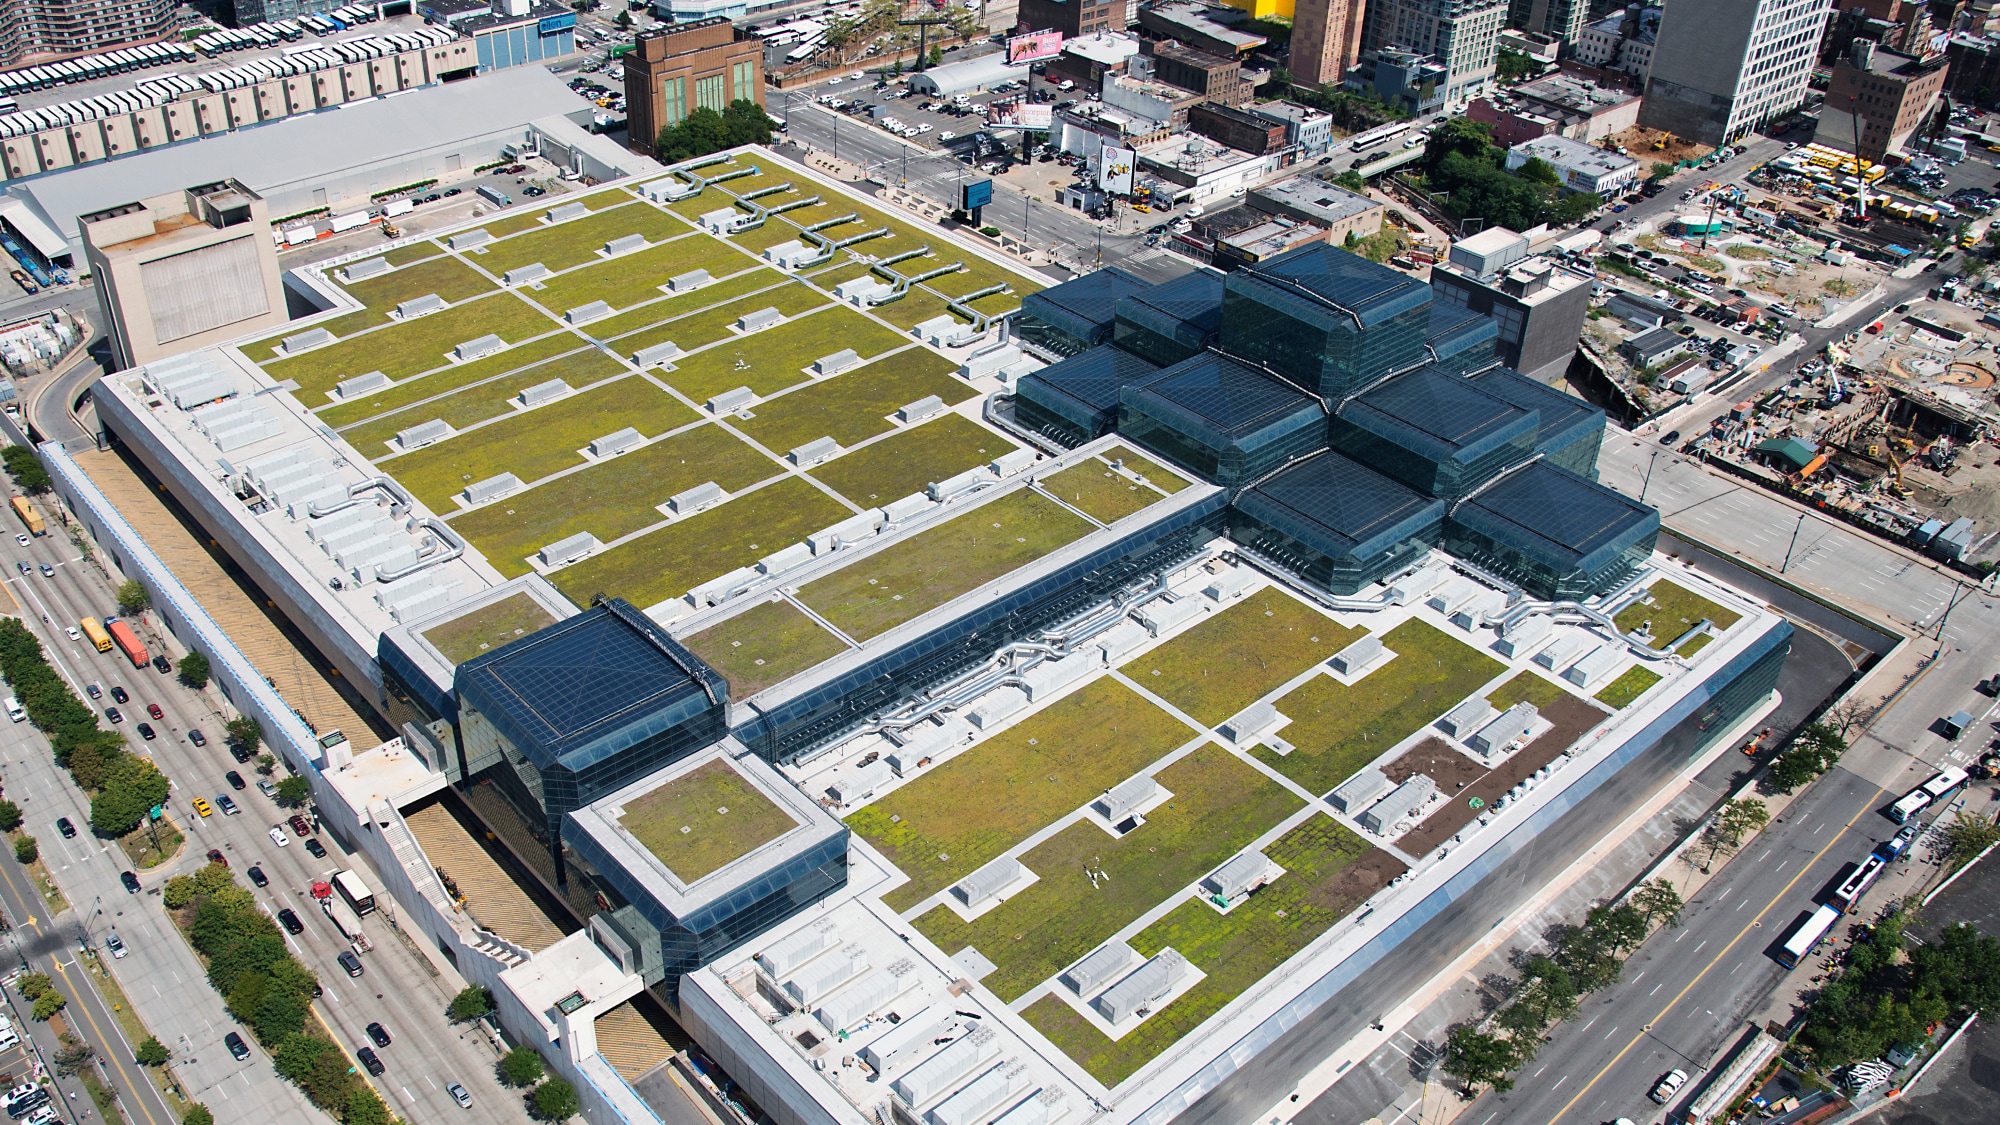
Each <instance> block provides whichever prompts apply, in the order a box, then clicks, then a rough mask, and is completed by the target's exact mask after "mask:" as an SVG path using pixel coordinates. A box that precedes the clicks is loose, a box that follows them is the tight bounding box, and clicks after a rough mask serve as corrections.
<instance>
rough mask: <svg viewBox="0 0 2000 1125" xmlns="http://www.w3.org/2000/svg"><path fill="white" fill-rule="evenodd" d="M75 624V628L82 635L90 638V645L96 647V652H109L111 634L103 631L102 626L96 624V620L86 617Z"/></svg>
mask: <svg viewBox="0 0 2000 1125" xmlns="http://www.w3.org/2000/svg"><path fill="white" fill-rule="evenodd" d="M76 624H77V628H79V629H82V630H83V635H84V636H86V637H89V638H90V643H91V644H94V645H96V646H97V651H99V652H110V651H111V634H110V633H108V632H106V631H105V628H104V626H102V625H99V624H98V623H97V618H95V617H86V618H84V619H83V620H82V621H79V622H77V623H76Z"/></svg>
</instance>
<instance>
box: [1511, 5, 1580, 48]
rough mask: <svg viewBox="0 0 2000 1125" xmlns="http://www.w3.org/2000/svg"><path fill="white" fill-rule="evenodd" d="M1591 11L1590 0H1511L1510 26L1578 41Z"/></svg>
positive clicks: (1572, 41) (1553, 37)
mask: <svg viewBox="0 0 2000 1125" xmlns="http://www.w3.org/2000/svg"><path fill="white" fill-rule="evenodd" d="M1589 14H1590V0H1511V3H1509V4H1508V5H1507V26H1508V27H1518V28H1520V29H1521V30H1523V31H1534V32H1539V33H1541V34H1543V35H1546V36H1548V37H1550V38H1551V39H1560V40H1562V41H1563V42H1565V43H1574V42H1576V37H1577V36H1578V35H1579V34H1581V33H1582V31H1583V23H1584V17H1586V16H1588V15H1589Z"/></svg>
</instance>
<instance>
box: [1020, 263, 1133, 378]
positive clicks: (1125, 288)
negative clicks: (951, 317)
mask: <svg viewBox="0 0 2000 1125" xmlns="http://www.w3.org/2000/svg"><path fill="white" fill-rule="evenodd" d="M1152 287H1153V283H1152V282H1150V281H1146V280H1144V279H1143V278H1140V277H1137V276H1135V275H1133V274H1129V273H1126V272H1125V271H1124V270H1121V269H1118V268H1116V267H1115V266H1114V267H1112V268H1109V269H1101V270H1096V271H1094V272H1092V273H1087V274H1084V275H1083V276H1082V277H1079V278H1076V279H1074V280H1071V281H1065V282H1063V283H1062V284H1061V285H1055V286H1050V287H1049V288H1047V289H1044V290H1042V291H1041V292H1039V293H1030V294H1029V295H1028V296H1026V297H1025V298H1023V299H1022V300H1021V315H1020V316H1019V317H1017V318H1016V319H1015V321H1014V328H1015V331H1016V332H1017V333H1018V334H1019V335H1020V337H1021V338H1022V339H1023V340H1025V341H1027V342H1028V343H1029V344H1032V345H1034V346H1035V347H1038V348H1040V349H1041V350H1043V351H1045V352H1049V353H1051V354H1053V355H1057V356H1073V355H1079V354H1081V353H1083V352H1086V351H1089V350H1090V349H1091V348H1094V347H1096V346H1097V345H1099V344H1103V343H1108V342H1109V341H1110V340H1111V322H1112V319H1113V318H1114V316H1115V315H1116V312H1117V308H1118V300H1119V298H1121V297H1128V296H1131V295H1132V294H1135V293H1143V292H1145V291H1146V290H1148V289H1151V288H1152Z"/></svg>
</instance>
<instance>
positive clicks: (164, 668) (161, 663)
mask: <svg viewBox="0 0 2000 1125" xmlns="http://www.w3.org/2000/svg"><path fill="white" fill-rule="evenodd" d="M153 671H155V672H158V673H159V674H160V675H162V676H170V675H172V674H173V671H174V662H173V661H171V660H168V659H167V658H166V657H165V656H155V657H154V658H153Z"/></svg>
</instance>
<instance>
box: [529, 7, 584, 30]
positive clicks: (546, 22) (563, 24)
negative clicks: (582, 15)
mask: <svg viewBox="0 0 2000 1125" xmlns="http://www.w3.org/2000/svg"><path fill="white" fill-rule="evenodd" d="M575 26H576V13H575V12H564V13H563V14H562V15H559V16H543V17H542V19H541V22H540V23H539V24H538V25H536V28H535V30H536V31H538V32H540V33H541V34H543V35H554V34H555V33H556V32H558V31H566V30H568V29H569V28H572V27H575Z"/></svg>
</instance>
